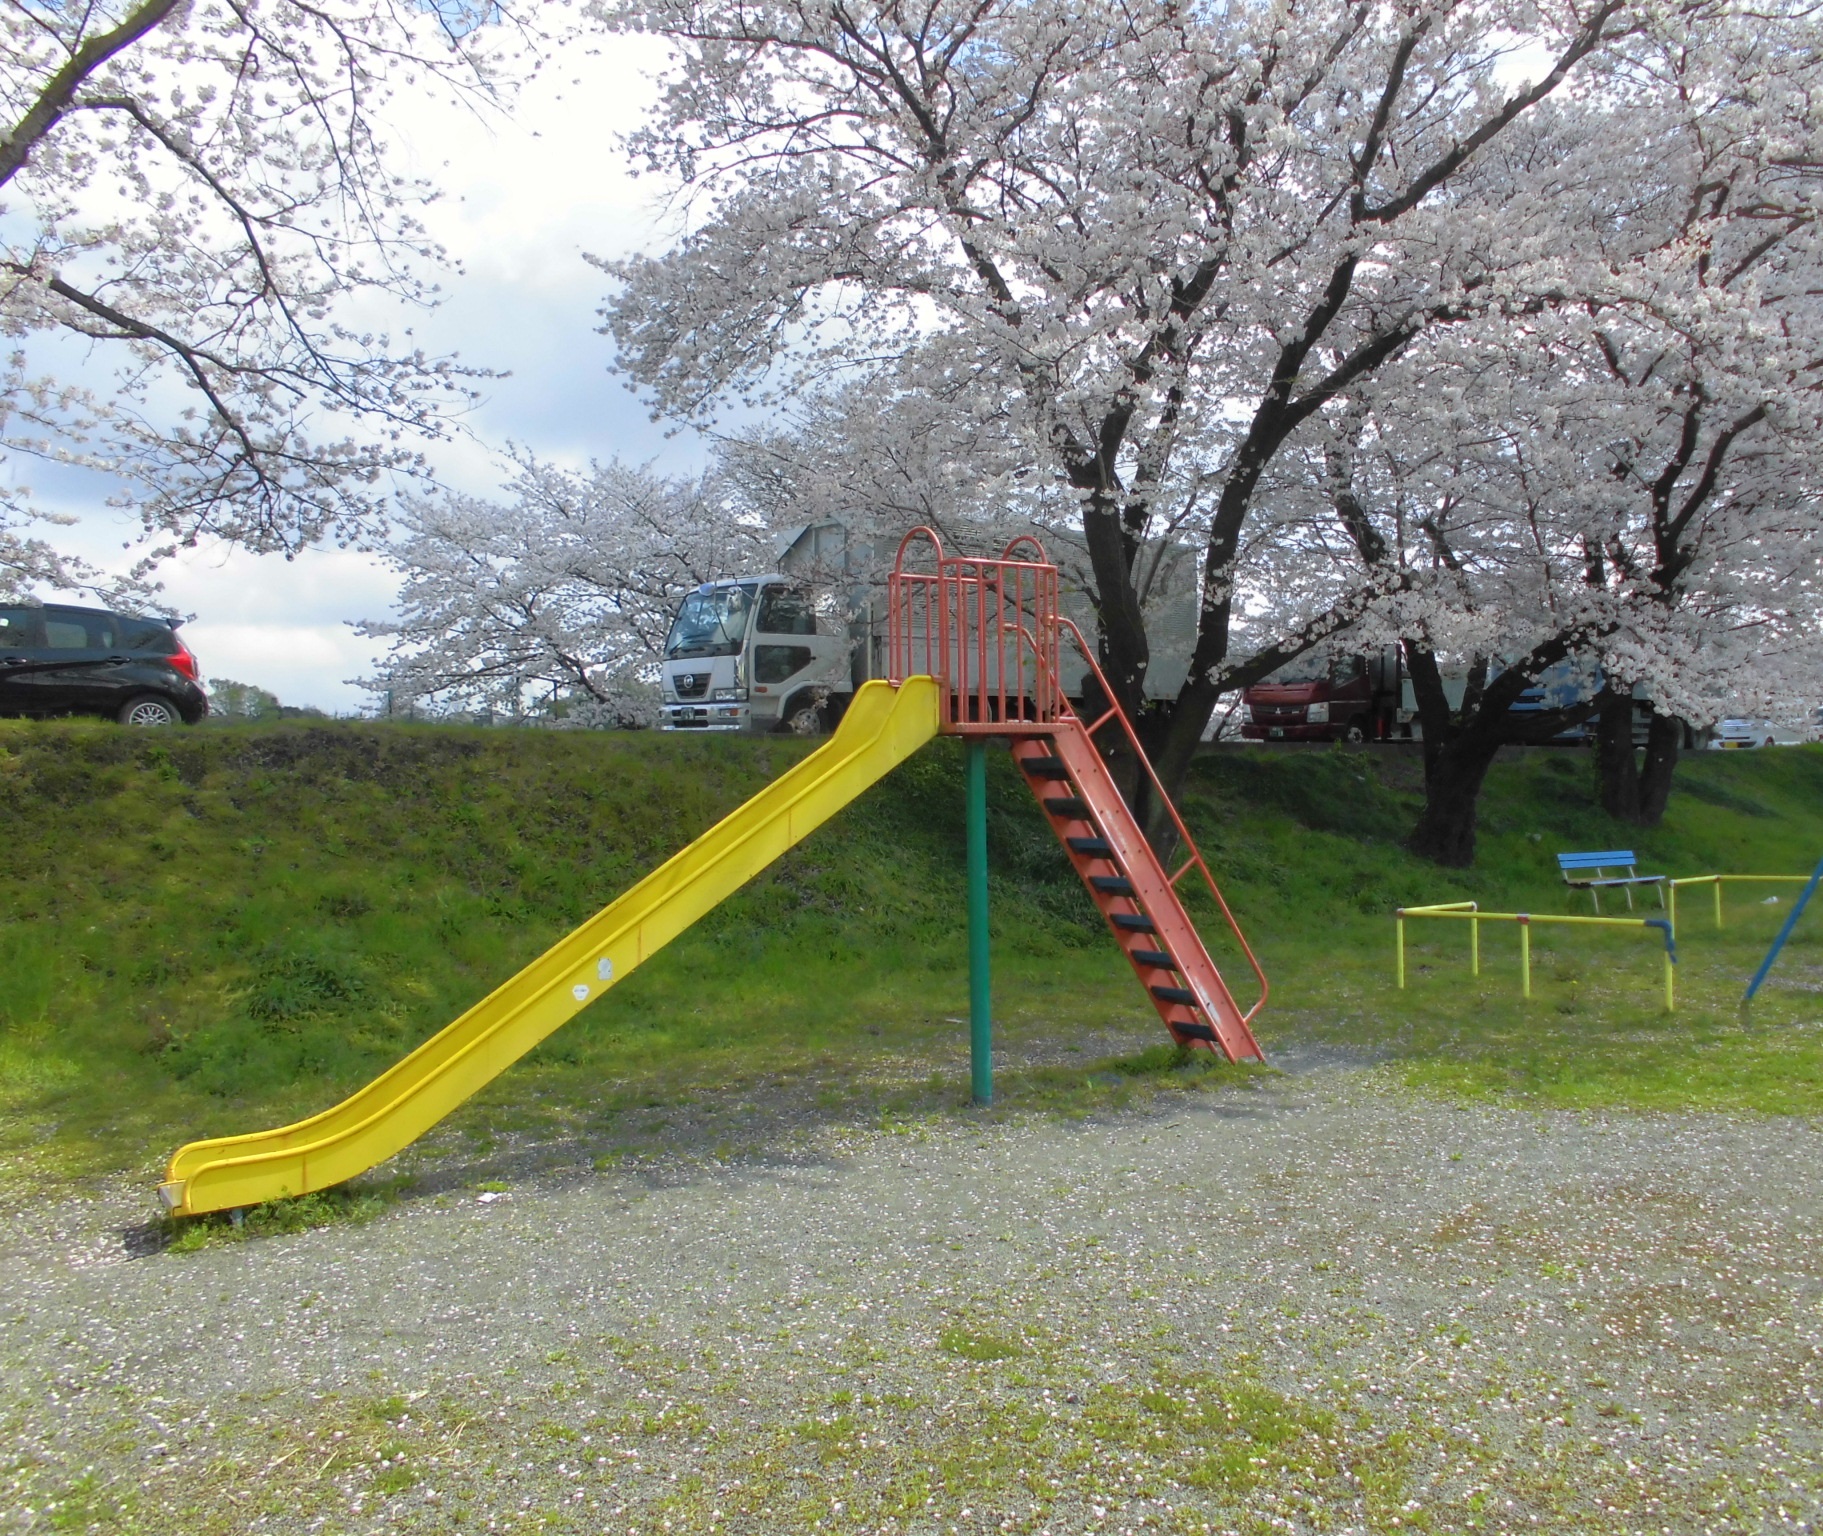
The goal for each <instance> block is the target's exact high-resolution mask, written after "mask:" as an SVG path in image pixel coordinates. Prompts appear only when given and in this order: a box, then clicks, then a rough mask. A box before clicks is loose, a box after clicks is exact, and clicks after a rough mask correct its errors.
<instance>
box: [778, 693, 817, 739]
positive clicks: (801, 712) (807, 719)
mask: <svg viewBox="0 0 1823 1536" xmlns="http://www.w3.org/2000/svg"><path fill="white" fill-rule="evenodd" d="M779 729H780V730H781V731H783V732H784V733H785V734H786V735H788V736H821V735H822V734H823V706H822V705H820V704H818V703H817V701H816V700H815V699H813V698H809V697H804V698H798V699H793V700H792V701H791V703H790V704H788V705H787V706H786V707H785V713H784V716H783V717H782V718H781V719H780V721H779Z"/></svg>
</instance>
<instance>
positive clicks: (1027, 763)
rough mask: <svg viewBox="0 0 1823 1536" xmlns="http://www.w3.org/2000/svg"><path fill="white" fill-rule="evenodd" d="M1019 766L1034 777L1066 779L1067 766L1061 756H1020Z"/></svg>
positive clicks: (1068, 771) (1068, 773) (1068, 772)
mask: <svg viewBox="0 0 1823 1536" xmlns="http://www.w3.org/2000/svg"><path fill="white" fill-rule="evenodd" d="M1019 766H1020V767H1021V768H1023V769H1025V771H1026V772H1027V773H1028V774H1030V775H1031V776H1032V777H1033V778H1035V779H1067V778H1069V776H1070V770H1069V767H1068V766H1067V765H1066V764H1065V762H1064V760H1063V759H1062V758H1061V757H1022V758H1020V759H1019Z"/></svg>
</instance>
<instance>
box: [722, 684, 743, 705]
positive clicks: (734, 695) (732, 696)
mask: <svg viewBox="0 0 1823 1536" xmlns="http://www.w3.org/2000/svg"><path fill="white" fill-rule="evenodd" d="M746 697H747V690H746V689H745V688H717V689H716V690H715V702H716V703H717V704H738V703H739V702H740V701H741V700H742V699H744V698H746Z"/></svg>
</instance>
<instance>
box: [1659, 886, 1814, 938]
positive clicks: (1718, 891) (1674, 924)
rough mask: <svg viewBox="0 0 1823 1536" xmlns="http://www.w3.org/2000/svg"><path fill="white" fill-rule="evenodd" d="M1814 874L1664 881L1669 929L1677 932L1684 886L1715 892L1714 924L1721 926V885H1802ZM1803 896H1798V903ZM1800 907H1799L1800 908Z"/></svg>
mask: <svg viewBox="0 0 1823 1536" xmlns="http://www.w3.org/2000/svg"><path fill="white" fill-rule="evenodd" d="M1815 878H1816V876H1815V875H1684V876H1682V877H1681V878H1679V879H1676V880H1668V881H1666V882H1665V884H1666V888H1667V889H1668V890H1669V891H1670V892H1671V904H1670V908H1671V910H1670V916H1671V931H1672V932H1673V933H1676V932H1677V893H1678V892H1679V891H1680V890H1682V889H1683V888H1684V887H1685V886H1689V885H1707V886H1710V887H1712V888H1713V889H1714V892H1715V926H1716V927H1717V928H1718V929H1719V928H1720V927H1721V926H1722V887H1723V886H1724V885H1749V884H1751V885H1803V884H1804V883H1805V882H1806V881H1810V880H1814V879H1815ZM1804 899H1805V898H1802V897H1800V898H1799V900H1800V904H1801V903H1802V901H1803V900H1804ZM1800 909H1801V908H1800Z"/></svg>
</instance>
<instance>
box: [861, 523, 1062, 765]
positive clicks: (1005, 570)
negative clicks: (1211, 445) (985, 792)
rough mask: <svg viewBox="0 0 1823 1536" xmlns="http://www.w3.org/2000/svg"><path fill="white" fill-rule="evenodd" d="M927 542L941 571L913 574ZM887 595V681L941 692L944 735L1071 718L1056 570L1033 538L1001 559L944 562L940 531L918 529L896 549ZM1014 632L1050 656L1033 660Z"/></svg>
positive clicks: (1012, 729)
mask: <svg viewBox="0 0 1823 1536" xmlns="http://www.w3.org/2000/svg"><path fill="white" fill-rule="evenodd" d="M921 542H922V543H928V544H929V545H930V547H931V552H932V555H933V557H934V558H933V564H934V566H935V569H932V570H916V569H908V568H907V565H906V559H907V556H908V554H910V553H911V552H912V551H913V550H914V549H915V547H916V546H917V545H918V544H919V543H921ZM1028 546H1029V549H1028V548H1027V547H1028ZM887 594H888V610H887V611H888V655H887V672H888V676H889V677H890V678H891V679H892V681H893V682H895V683H898V682H903V681H904V680H905V679H906V678H908V677H912V676H915V675H917V674H919V673H927V674H929V675H930V676H932V677H935V678H937V679H938V680H939V681H940V682H941V683H943V685H944V687H943V690H942V706H941V708H942V722H943V729H944V730H945V731H946V732H949V733H952V734H958V735H990V736H991V735H1008V734H1017V733H1020V732H1021V731H1027V730H1036V729H1037V728H1039V727H1041V726H1043V725H1044V724H1046V723H1047V722H1050V721H1054V720H1057V719H1059V718H1061V716H1062V714H1063V713H1064V711H1066V710H1067V708H1068V704H1067V701H1065V699H1064V697H1063V691H1062V689H1061V688H1060V687H1059V686H1058V682H1057V665H1056V662H1057V643H1058V642H1057V604H1058V575H1057V567H1056V566H1055V565H1053V564H1052V563H1051V561H1050V559H1049V557H1048V556H1047V555H1046V554H1045V550H1044V546H1043V545H1042V544H1040V543H1039V542H1038V540H1037V539H1035V538H1033V537H1032V536H1031V535H1030V534H1021V535H1020V536H1019V537H1018V538H1016V539H1014V540H1013V541H1012V542H1011V543H1009V544H1008V545H1007V546H1006V548H1005V549H1004V550H1002V551H1001V553H1000V555H999V556H998V558H993V559H986V558H982V559H977V558H974V557H972V556H966V555H949V554H945V553H944V550H943V542H942V540H941V539H940V538H939V537H938V536H937V533H936V531H935V530H934V529H931V528H928V527H924V526H922V525H920V526H919V527H916V528H914V529H912V530H911V532H910V533H908V534H906V535H905V537H904V538H903V539H902V540H900V542H899V552H898V557H897V558H896V559H895V561H894V562H893V572H892V576H891V578H890V579H889V581H888V584H887ZM1009 626H1013V627H1014V628H1028V629H1030V630H1031V632H1032V633H1034V634H1036V635H1039V636H1049V637H1050V639H1049V643H1048V651H1047V650H1042V649H1041V650H1038V651H1028V650H1027V648H1026V647H1025V646H1024V645H1023V644H1021V642H1020V641H1019V640H1018V639H1017V638H1016V637H1015V635H1014V632H1013V629H1010V628H1009ZM1047 662H1048V663H1049V665H1047V664H1046V663H1047Z"/></svg>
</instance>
